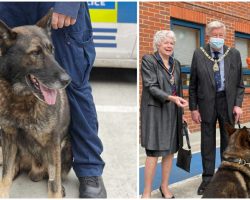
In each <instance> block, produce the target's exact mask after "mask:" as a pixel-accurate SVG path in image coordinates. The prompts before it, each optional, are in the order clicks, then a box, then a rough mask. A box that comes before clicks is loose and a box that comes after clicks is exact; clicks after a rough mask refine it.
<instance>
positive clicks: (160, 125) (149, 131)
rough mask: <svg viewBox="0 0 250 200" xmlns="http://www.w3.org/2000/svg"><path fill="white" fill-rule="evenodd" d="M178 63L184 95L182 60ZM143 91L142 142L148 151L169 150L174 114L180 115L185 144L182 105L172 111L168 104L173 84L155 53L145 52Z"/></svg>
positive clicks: (179, 86)
mask: <svg viewBox="0 0 250 200" xmlns="http://www.w3.org/2000/svg"><path fill="white" fill-rule="evenodd" d="M174 62H175V82H176V86H177V95H178V96H182V82H181V71H180V63H179V62H178V61H177V60H174ZM141 72H142V80H143V81H142V83H143V91H142V97H141V113H140V114H141V115H140V117H141V144H142V146H143V147H145V148H146V149H149V150H169V148H170V146H172V144H170V138H171V134H176V133H171V131H170V130H172V129H171V128H170V127H171V126H173V124H172V123H171V122H172V120H171V119H170V118H171V117H176V118H177V127H176V128H177V133H178V144H177V149H178V148H179V146H182V132H181V131H182V113H183V110H182V108H177V112H176V113H172V112H171V111H170V110H169V107H168V106H167V105H166V104H168V103H169V101H167V97H168V96H169V95H171V94H172V90H171V84H170V82H169V80H168V79H167V76H166V71H165V70H164V68H163V66H162V65H161V64H160V63H159V62H157V61H156V60H155V58H154V57H153V55H145V56H143V58H142V65H141Z"/></svg>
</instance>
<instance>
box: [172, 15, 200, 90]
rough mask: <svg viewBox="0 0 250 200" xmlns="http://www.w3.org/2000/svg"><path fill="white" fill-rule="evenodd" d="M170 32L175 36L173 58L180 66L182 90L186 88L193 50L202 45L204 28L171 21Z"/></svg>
mask: <svg viewBox="0 0 250 200" xmlns="http://www.w3.org/2000/svg"><path fill="white" fill-rule="evenodd" d="M171 30H173V31H174V33H175V36H176V44H175V51H174V56H175V58H176V59H177V60H179V61H180V63H181V65H182V69H181V71H182V80H183V86H184V88H188V85H189V78H190V66H191V62H192V57H193V53H194V50H195V49H196V48H199V47H200V46H203V45H204V42H205V39H204V36H205V31H204V30H205V27H204V26H203V25H199V24H195V23H191V22H186V21H180V20H176V19H171Z"/></svg>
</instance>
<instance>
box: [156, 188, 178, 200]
mask: <svg viewBox="0 0 250 200" xmlns="http://www.w3.org/2000/svg"><path fill="white" fill-rule="evenodd" d="M159 190H160V192H161V196H162V197H163V198H164V199H174V198H175V196H174V195H173V196H172V197H170V198H166V197H165V195H164V194H163V192H162V189H161V186H160V188H159Z"/></svg>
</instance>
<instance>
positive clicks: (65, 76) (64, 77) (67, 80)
mask: <svg viewBox="0 0 250 200" xmlns="http://www.w3.org/2000/svg"><path fill="white" fill-rule="evenodd" d="M60 81H61V82H62V84H63V85H68V84H69V83H70V82H71V78H70V76H69V75H68V74H66V73H63V74H61V76H60Z"/></svg>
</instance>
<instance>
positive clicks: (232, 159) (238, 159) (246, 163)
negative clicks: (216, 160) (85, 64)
mask: <svg viewBox="0 0 250 200" xmlns="http://www.w3.org/2000/svg"><path fill="white" fill-rule="evenodd" d="M224 161H227V162H233V163H238V164H239V165H244V166H245V165H247V166H248V167H250V162H247V161H246V160H244V159H242V158H224Z"/></svg>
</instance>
